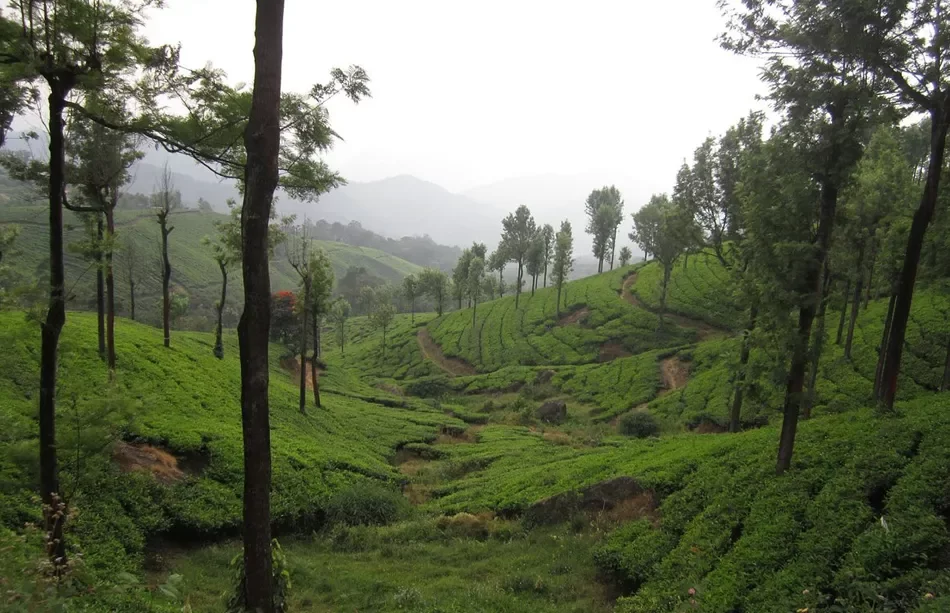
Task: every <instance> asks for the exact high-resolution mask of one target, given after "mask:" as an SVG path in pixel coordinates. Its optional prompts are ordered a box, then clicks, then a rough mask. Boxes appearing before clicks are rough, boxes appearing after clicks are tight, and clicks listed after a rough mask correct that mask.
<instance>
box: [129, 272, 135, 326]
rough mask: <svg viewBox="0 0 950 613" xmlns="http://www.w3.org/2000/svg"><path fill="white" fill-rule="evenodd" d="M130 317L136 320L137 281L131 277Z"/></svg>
mask: <svg viewBox="0 0 950 613" xmlns="http://www.w3.org/2000/svg"><path fill="white" fill-rule="evenodd" d="M129 319H131V320H132V321H135V281H134V280H133V279H132V278H131V277H130V278H129Z"/></svg>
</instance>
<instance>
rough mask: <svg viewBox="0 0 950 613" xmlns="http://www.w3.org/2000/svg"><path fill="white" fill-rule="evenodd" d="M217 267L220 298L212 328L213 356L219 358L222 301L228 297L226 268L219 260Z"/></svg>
mask: <svg viewBox="0 0 950 613" xmlns="http://www.w3.org/2000/svg"><path fill="white" fill-rule="evenodd" d="M218 269H219V270H221V300H220V301H218V323H217V325H216V326H215V329H214V357H216V358H218V359H219V360H220V359H222V358H224V338H223V328H224V303H225V302H226V301H227V299H228V268H227V266H225V265H224V262H221V261H219V262H218Z"/></svg>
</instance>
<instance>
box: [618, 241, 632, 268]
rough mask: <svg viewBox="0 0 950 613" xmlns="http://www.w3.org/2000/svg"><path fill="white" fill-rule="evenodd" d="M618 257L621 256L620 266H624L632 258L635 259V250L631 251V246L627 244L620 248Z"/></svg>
mask: <svg viewBox="0 0 950 613" xmlns="http://www.w3.org/2000/svg"><path fill="white" fill-rule="evenodd" d="M617 257H619V258H620V267H621V268H623V267H624V266H626V265H627V264H629V263H630V260H631V259H633V252H632V251H630V247H627V246H626V245H624V246H623V247H622V248H621V249H620V253H619V254H618V256H617Z"/></svg>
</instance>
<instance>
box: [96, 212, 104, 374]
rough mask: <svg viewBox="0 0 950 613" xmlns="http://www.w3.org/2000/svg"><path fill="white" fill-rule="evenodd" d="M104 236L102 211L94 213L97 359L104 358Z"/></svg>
mask: <svg viewBox="0 0 950 613" xmlns="http://www.w3.org/2000/svg"><path fill="white" fill-rule="evenodd" d="M103 238H105V235H104V234H103V227H102V212H101V211H100V212H97V213H96V330H97V333H98V340H99V359H100V360H103V361H105V359H106V277H105V271H104V270H103V267H102V264H103V258H104V255H105V254H103V253H102V241H103Z"/></svg>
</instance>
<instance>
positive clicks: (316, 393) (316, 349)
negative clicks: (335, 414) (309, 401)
mask: <svg viewBox="0 0 950 613" xmlns="http://www.w3.org/2000/svg"><path fill="white" fill-rule="evenodd" d="M312 318H313V321H312V322H311V323H312V325H313V358H312V359H311V360H310V381H311V382H312V383H313V404H314V406H316V407H317V408H318V409H319V408H321V407H322V406H323V405H321V404H320V377H319V376H318V375H317V359H318V358H319V357H320V315H319V314H318V313H317V309H316V308H314V309H312Z"/></svg>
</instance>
